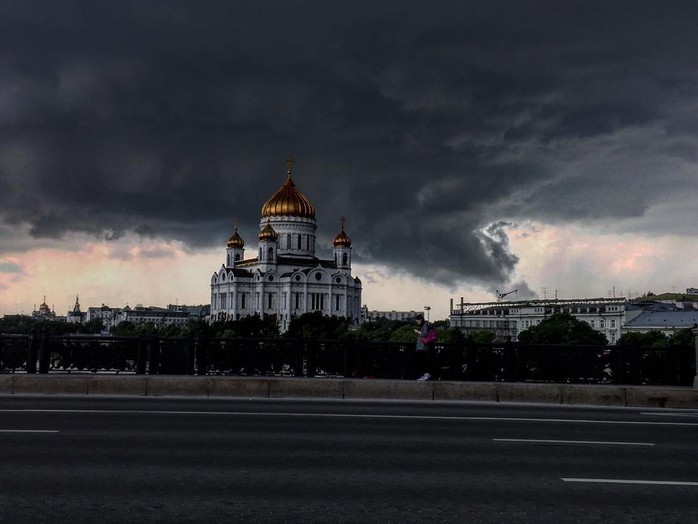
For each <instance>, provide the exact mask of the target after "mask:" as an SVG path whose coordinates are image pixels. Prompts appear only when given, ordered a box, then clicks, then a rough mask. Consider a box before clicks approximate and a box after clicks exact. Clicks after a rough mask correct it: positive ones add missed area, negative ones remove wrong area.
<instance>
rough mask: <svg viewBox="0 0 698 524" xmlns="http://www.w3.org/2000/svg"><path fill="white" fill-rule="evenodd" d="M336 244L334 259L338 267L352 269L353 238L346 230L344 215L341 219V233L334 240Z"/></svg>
mask: <svg viewBox="0 0 698 524" xmlns="http://www.w3.org/2000/svg"><path fill="white" fill-rule="evenodd" d="M332 244H333V245H334V261H335V263H336V264H337V269H346V270H351V239H350V238H349V235H347V234H346V233H345V232H344V217H341V218H340V219H339V234H338V235H337V236H336V237H335V238H334V241H333V242H332Z"/></svg>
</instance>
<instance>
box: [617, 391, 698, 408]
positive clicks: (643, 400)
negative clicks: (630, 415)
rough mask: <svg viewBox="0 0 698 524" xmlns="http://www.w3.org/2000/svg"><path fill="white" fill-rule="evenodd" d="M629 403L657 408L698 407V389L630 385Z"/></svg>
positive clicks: (633, 405)
mask: <svg viewBox="0 0 698 524" xmlns="http://www.w3.org/2000/svg"><path fill="white" fill-rule="evenodd" d="M626 390H627V399H628V400H627V405H628V406H632V407H655V408H698V390H695V389H688V388H668V387H661V386H628V387H627V388H626Z"/></svg>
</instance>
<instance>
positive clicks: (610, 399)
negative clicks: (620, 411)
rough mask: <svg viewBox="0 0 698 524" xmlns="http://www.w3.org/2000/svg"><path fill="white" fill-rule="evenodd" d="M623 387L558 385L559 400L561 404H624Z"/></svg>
mask: <svg viewBox="0 0 698 524" xmlns="http://www.w3.org/2000/svg"><path fill="white" fill-rule="evenodd" d="M625 389H626V388H625V387H623V386H596V385H594V386H592V385H584V384H575V385H563V386H560V393H561V402H562V403H563V404H593V405H595V406H625V404H626V398H625Z"/></svg>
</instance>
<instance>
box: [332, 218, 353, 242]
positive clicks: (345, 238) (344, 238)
mask: <svg viewBox="0 0 698 524" xmlns="http://www.w3.org/2000/svg"><path fill="white" fill-rule="evenodd" d="M339 228H340V231H339V234H338V235H337V236H336V237H334V240H333V241H332V244H334V247H350V246H351V238H349V235H347V234H346V233H345V232H344V217H342V218H340V219H339Z"/></svg>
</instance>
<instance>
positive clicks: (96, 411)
mask: <svg viewBox="0 0 698 524" xmlns="http://www.w3.org/2000/svg"><path fill="white" fill-rule="evenodd" d="M0 413H57V414H61V413H71V414H80V413H85V414H118V415H204V416H235V417H241V416H247V417H314V418H363V419H387V420H391V419H392V420H396V419H400V420H442V421H454V422H458V421H461V422H464V421H485V422H540V423H561V424H607V425H630V426H681V427H696V426H698V422H657V421H634V420H593V419H565V418H522V417H521V418H519V417H477V416H470V417H468V416H439V415H370V414H361V413H297V412H283V411H268V412H264V411H163V410H111V409H0Z"/></svg>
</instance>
